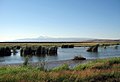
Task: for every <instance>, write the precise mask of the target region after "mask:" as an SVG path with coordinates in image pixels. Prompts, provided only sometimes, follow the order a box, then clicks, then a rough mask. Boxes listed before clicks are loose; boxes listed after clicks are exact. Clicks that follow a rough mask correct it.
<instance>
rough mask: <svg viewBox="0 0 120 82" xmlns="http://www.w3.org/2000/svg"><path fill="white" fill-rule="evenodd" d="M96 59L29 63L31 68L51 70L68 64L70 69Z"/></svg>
mask: <svg viewBox="0 0 120 82" xmlns="http://www.w3.org/2000/svg"><path fill="white" fill-rule="evenodd" d="M94 60H95V59H87V60H72V59H70V60H60V61H49V62H46V61H45V62H44V61H43V62H29V64H28V65H29V66H32V67H40V66H41V64H42V65H43V64H44V66H45V68H46V69H51V68H54V67H57V66H60V65H62V64H68V65H69V67H70V68H72V67H74V66H76V65H78V64H83V63H87V62H90V61H94ZM22 65H23V63H15V64H0V66H22Z"/></svg>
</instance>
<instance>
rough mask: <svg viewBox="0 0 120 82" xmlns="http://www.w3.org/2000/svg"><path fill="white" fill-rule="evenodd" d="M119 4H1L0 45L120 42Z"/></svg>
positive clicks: (86, 0)
mask: <svg viewBox="0 0 120 82" xmlns="http://www.w3.org/2000/svg"><path fill="white" fill-rule="evenodd" d="M119 31H120V0H0V41H12V40H16V39H24V38H37V37H39V36H47V37H54V38H67V37H68V38H95V39H120V32H119Z"/></svg>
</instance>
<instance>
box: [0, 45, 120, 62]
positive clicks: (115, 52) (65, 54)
mask: <svg viewBox="0 0 120 82" xmlns="http://www.w3.org/2000/svg"><path fill="white" fill-rule="evenodd" d="M87 48H88V47H74V48H60V47H59V48H58V54H57V55H56V56H46V57H38V56H32V57H30V59H29V62H40V61H59V60H69V59H73V58H74V56H83V57H85V58H87V59H102V58H109V57H120V45H118V49H115V46H108V47H107V48H106V49H104V48H103V47H99V48H98V52H97V53H95V52H87V51H86V50H87ZM23 62H24V57H21V56H20V51H19V50H18V53H17V54H16V55H13V54H12V55H11V56H6V57H5V56H4V57H0V64H14V63H23Z"/></svg>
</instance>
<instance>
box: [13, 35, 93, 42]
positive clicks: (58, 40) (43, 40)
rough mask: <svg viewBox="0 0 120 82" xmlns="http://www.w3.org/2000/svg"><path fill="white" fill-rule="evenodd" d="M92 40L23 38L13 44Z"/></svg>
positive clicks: (84, 39) (86, 39) (83, 39)
mask: <svg viewBox="0 0 120 82" xmlns="http://www.w3.org/2000/svg"><path fill="white" fill-rule="evenodd" d="M88 40H93V39H91V38H52V37H43V36H41V37H38V38H24V39H17V40H14V41H15V42H16V41H17V42H83V41H88Z"/></svg>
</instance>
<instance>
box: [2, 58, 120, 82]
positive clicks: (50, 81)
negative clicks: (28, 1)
mask: <svg viewBox="0 0 120 82" xmlns="http://www.w3.org/2000/svg"><path fill="white" fill-rule="evenodd" d="M119 81H120V57H118V58H109V59H99V60H95V61H91V62H89V63H86V64H80V65H77V66H76V67H74V68H72V69H70V68H69V66H68V65H67V64H64V65H62V66H59V67H55V68H53V69H51V70H44V69H42V68H41V67H30V66H7V67H0V82H119Z"/></svg>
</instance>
